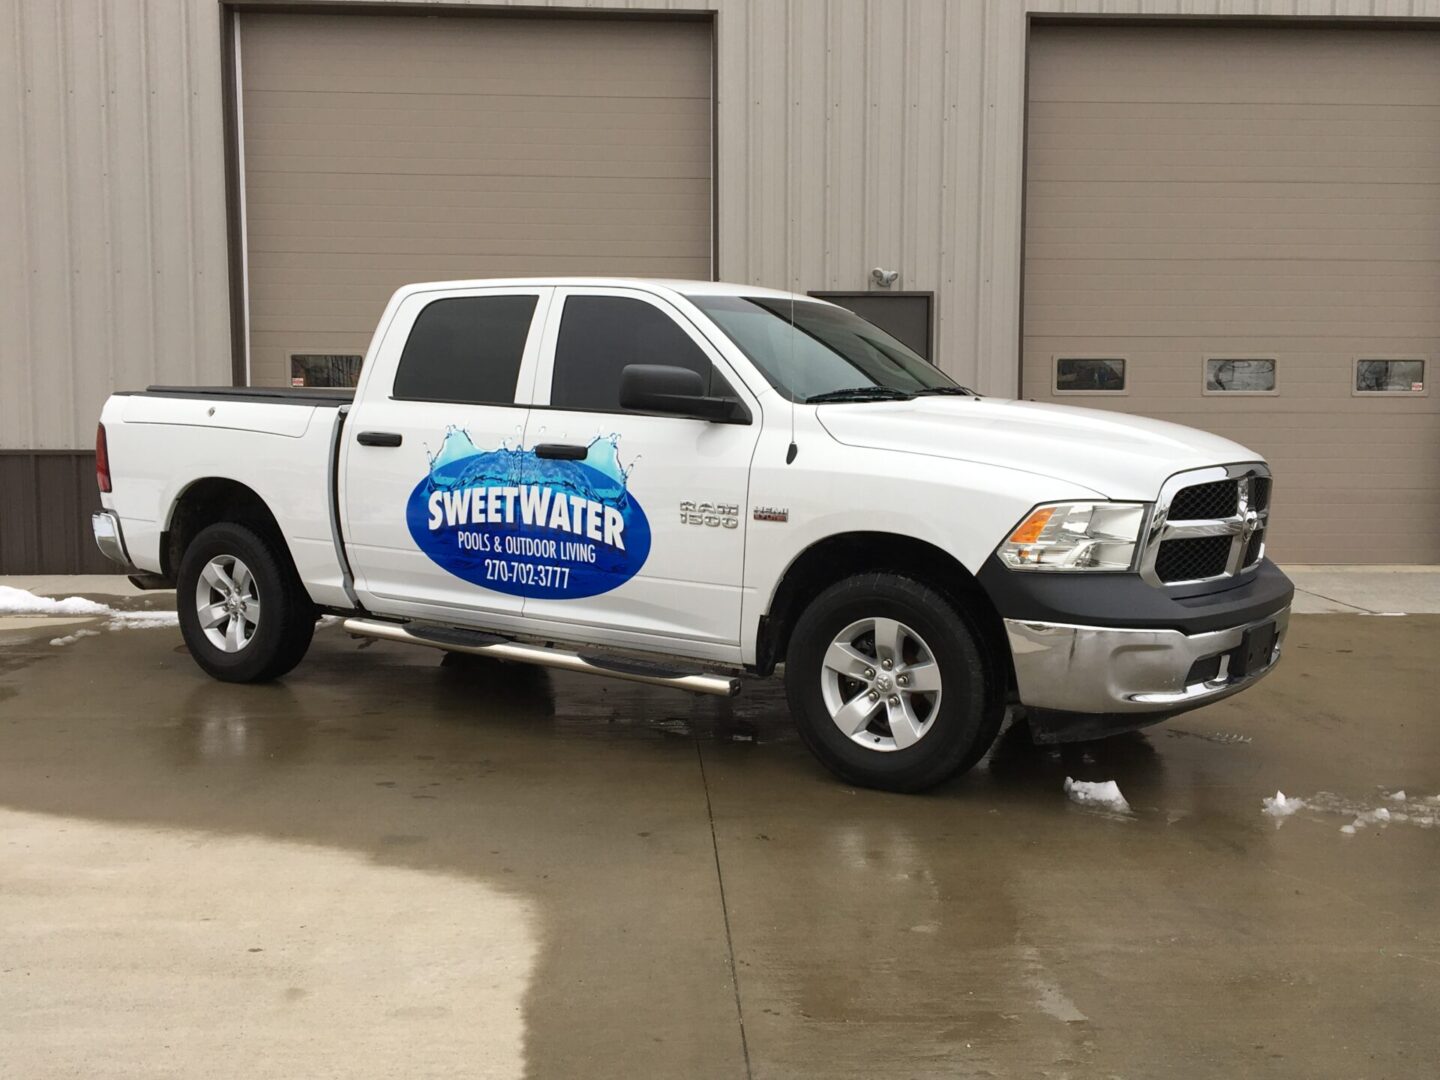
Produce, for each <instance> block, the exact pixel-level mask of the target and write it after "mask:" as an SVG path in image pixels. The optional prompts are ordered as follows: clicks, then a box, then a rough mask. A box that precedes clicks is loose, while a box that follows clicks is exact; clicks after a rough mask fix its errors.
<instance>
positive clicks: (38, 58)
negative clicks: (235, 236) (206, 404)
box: [0, 0, 229, 449]
mask: <svg viewBox="0 0 1440 1080" xmlns="http://www.w3.org/2000/svg"><path fill="white" fill-rule="evenodd" d="M219 46H220V29H219V8H218V6H217V5H215V4H211V3H208V2H204V0H201V2H196V0H144V2H141V0H111V2H102V0H3V3H0V448H7V449H14V448H25V449H72V448H77V447H86V446H90V445H92V443H93V438H94V430H95V418H96V413H97V411H98V410H99V406H100V403H101V402H102V401H104V399H105V396H106V395H107V394H108V393H109V392H110V390H111V388H112V387H129V386H137V385H144V384H145V383H147V382H157V381H179V382H193V381H216V380H219V381H223V382H228V381H229V379H228V377H227V372H228V370H229V366H228V365H229V361H228V357H227V351H228V345H227V340H228V333H229V329H228V328H229V308H228V299H227V287H228V286H227V280H226V266H225V201H224V145H223V143H222V141H221V138H220V122H221V107H220V103H221V88H220V53H219Z"/></svg>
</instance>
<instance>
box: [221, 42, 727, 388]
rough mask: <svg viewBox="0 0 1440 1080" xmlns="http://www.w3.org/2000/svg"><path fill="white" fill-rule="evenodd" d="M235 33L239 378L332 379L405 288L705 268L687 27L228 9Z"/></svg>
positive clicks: (702, 175)
mask: <svg viewBox="0 0 1440 1080" xmlns="http://www.w3.org/2000/svg"><path fill="white" fill-rule="evenodd" d="M239 37H240V56H241V74H240V84H241V88H242V91H243V92H242V95H241V130H242V132H243V152H244V177H245V218H246V238H247V247H246V259H247V264H248V271H247V277H248V285H249V295H248V300H249V311H250V314H249V320H250V347H251V354H250V371H251V381H252V382H254V383H256V384H259V385H275V384H289V383H291V382H292V381H296V380H300V379H305V380H306V381H307V382H308V383H310V384H311V385H316V384H324V383H327V382H332V381H342V380H343V379H344V378H345V377H346V376H347V374H353V369H354V368H355V366H356V364H357V362H358V361H357V360H356V359H355V358H356V357H358V356H359V355H361V354H363V353H364V351H365V346H366V344H367V342H368V341H369V337H370V333H371V331H372V330H373V329H374V327H375V322H376V319H377V318H378V316H379V315H380V312H381V310H382V309H383V307H384V304H385V301H386V299H387V298H388V297H389V295H390V293H391V291H392V290H394V289H395V288H396V287H397V286H399V285H402V284H405V283H407V282H413V281H430V280H437V279H451V278H472V277H495V276H513V275H526V274H622V275H655V276H667V277H684V278H708V277H710V273H711V271H710V253H711V241H710V223H711V193H710V158H711V115H712V109H711V94H710V86H711V75H710V66H711V38H710V26H709V24H708V23H705V22H693V21H675V20H667V21H642V20H601V19H577V18H548V19H547V18H537V19H517V18H498V17H458V16H452V17H423V18H422V17H412V16H357V15H333V16H331V15H324V16H312V15H270V14H250V13H245V14H243V15H242V16H241V17H240V27H239Z"/></svg>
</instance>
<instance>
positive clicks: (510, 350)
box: [394, 296, 537, 405]
mask: <svg viewBox="0 0 1440 1080" xmlns="http://www.w3.org/2000/svg"><path fill="white" fill-rule="evenodd" d="M536 299H537V298H536V297H534V296H454V297H451V298H450V299H448V300H435V301H433V302H432V303H430V304H427V305H426V306H425V308H424V310H422V311H421V312H420V314H419V316H418V317H417V318H416V319H415V325H414V327H412V328H411V330H410V340H408V341H407V342H405V351H404V352H402V353H401V354H400V367H399V369H398V370H397V371H396V372H395V393H394V396H395V397H397V398H401V399H403V400H406V401H460V402H465V403H466V404H473V405H509V404H511V403H513V402H514V400H515V382H516V379H517V377H518V376H519V374H520V359H521V357H522V356H523V355H524V354H525V339H526V338H527V337H528V336H529V333H530V320H531V319H532V318H533V317H534V314H535V302H536Z"/></svg>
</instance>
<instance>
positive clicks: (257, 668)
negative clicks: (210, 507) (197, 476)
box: [175, 522, 316, 683]
mask: <svg viewBox="0 0 1440 1080" xmlns="http://www.w3.org/2000/svg"><path fill="white" fill-rule="evenodd" d="M216 558H221V559H226V558H228V559H239V560H240V561H241V562H242V563H243V564H244V565H245V567H247V568H248V570H249V572H250V576H251V577H252V579H253V581H254V586H255V593H256V594H257V595H256V597H255V598H256V599H257V600H258V601H259V604H260V613H259V615H258V617H257V618H256V620H255V622H254V625H253V628H252V629H250V630H249V633H250V634H251V637H250V638H249V640H248V641H247V642H246V643H245V644H244V645H243V646H241V647H240V648H239V649H238V650H237V651H235V652H226V651H225V650H224V649H223V648H222V647H220V646H217V645H216V644H215V643H214V642H212V641H211V640H210V638H209V636H208V635H207V634H206V632H205V629H204V628H203V627H202V626H201V625H200V611H199V605H198V601H197V598H196V592H197V589H198V587H199V583H200V577H201V574H202V573H203V572H204V571H205V568H206V566H207V565H209V563H210V562H211V560H213V559H216ZM175 606H176V609H177V610H178V611H179V614H180V632H181V634H182V635H184V638H185V644H186V645H187V646H188V647H189V649H190V655H191V656H192V657H193V658H194V660H195V662H196V663H197V664H199V665H200V667H201V668H203V669H204V670H205V672H206V673H207V674H209V675H211V676H213V677H214V678H216V679H219V680H221V681H222V682H239V683H253V682H268V681H269V680H271V679H278V678H279V677H280V676H281V675H284V674H285V673H286V672H288V671H290V670H291V669H292V668H293V667H294V666H295V665H296V664H298V663H299V662H300V661H301V660H302V659H304V657H305V653H306V651H308V650H309V648H310V639H311V638H312V637H313V636H314V634H315V616H316V611H315V605H314V604H313V603H311V601H310V597H309V596H307V595H306V593H305V590H304V588H303V587H302V586H301V584H300V581H299V580H298V578H297V577H296V575H295V571H294V570H293V569H292V567H291V566H290V562H289V559H288V558H286V557H285V556H284V555H283V554H281V553H277V551H276V550H275V546H274V544H273V542H272V541H270V540H268V539H266V538H265V537H263V536H261V535H260V534H259V533H257V532H255V531H254V530H253V529H250V528H247V527H246V526H244V525H237V524H233V523H231V522H221V523H219V524H217V525H211V526H209V527H208V528H205V529H203V530H201V532H200V533H199V535H197V536H196V537H195V539H194V540H192V541H191V542H190V546H189V547H188V548H186V549H185V554H184V556H183V557H182V558H181V560H180V572H179V574H177V575H176V583H175Z"/></svg>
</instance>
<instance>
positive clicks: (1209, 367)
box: [1204, 356, 1279, 397]
mask: <svg viewBox="0 0 1440 1080" xmlns="http://www.w3.org/2000/svg"><path fill="white" fill-rule="evenodd" d="M1278 368H1279V363H1278V361H1276V360H1275V358H1274V357H1257V356H1207V357H1205V371H1204V392H1205V393H1206V394H1208V395H1220V396H1225V397H1235V396H1241V395H1247V396H1248V395H1256V394H1260V395H1267V396H1271V395H1274V394H1277V393H1279V383H1278V382H1277V379H1278Z"/></svg>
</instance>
